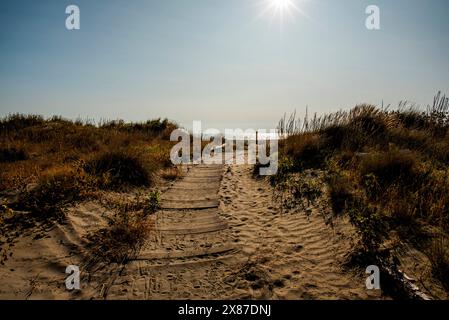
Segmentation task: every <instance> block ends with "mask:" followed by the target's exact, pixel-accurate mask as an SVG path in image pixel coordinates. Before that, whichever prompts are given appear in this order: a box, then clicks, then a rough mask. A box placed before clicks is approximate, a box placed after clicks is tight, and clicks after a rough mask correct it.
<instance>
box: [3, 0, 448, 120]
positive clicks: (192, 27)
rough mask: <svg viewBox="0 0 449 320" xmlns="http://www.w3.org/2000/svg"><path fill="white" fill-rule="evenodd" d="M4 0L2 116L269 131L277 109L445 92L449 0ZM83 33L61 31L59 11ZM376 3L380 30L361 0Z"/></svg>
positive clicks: (322, 108)
mask: <svg viewBox="0 0 449 320" xmlns="http://www.w3.org/2000/svg"><path fill="white" fill-rule="evenodd" d="M262 1H263V0H191V1H188V0H132V1H125V0H122V1H120V0H69V1H66V0H40V1H35V0H28V1H25V0H2V1H0V52H1V59H0V116H3V115H6V114H8V113H15V112H21V113H38V114H43V115H46V116H49V115H54V114H56V115H62V116H65V117H69V118H76V117H78V116H80V117H82V118H86V117H88V118H94V119H100V118H107V119H116V118H122V119H126V120H133V121H138V120H145V119H148V118H156V117H168V118H170V119H173V120H176V121H178V122H179V123H181V124H183V125H185V126H186V127H189V126H191V122H192V120H202V121H203V122H204V123H205V125H206V126H208V127H217V128H219V129H223V128H225V127H231V128H232V127H242V128H247V127H253V128H271V127H274V126H275V125H276V123H277V121H278V119H279V118H280V117H281V116H282V115H283V113H284V112H291V111H293V110H294V109H297V110H298V111H299V112H303V111H304V110H305V107H306V106H309V110H310V111H311V112H318V113H323V112H328V111H331V110H338V109H341V108H343V109H348V108H351V107H353V106H354V105H355V104H357V103H362V102H367V103H373V104H380V103H381V101H382V100H384V101H385V102H386V103H392V104H396V103H397V102H398V101H399V100H402V99H408V100H410V101H414V102H416V103H419V104H427V103H429V102H430V101H431V100H432V97H433V95H434V93H435V92H436V91H437V90H442V91H443V92H445V93H449V59H448V56H449V19H448V18H447V17H448V13H449V1H447V0H370V1H365V0H345V1H338V0H307V1H305V0H296V1H297V2H298V5H299V6H300V7H301V9H302V10H303V11H304V12H305V14H306V15H307V18H306V17H304V16H302V15H300V14H297V15H296V16H295V18H294V20H291V21H287V22H285V23H284V24H283V26H282V30H281V28H280V25H279V23H278V21H276V20H273V21H271V19H270V18H269V17H268V16H262V17H259V15H260V12H261V6H260V3H261V2H262ZM70 4H76V5H78V6H79V7H80V10H81V30H79V31H67V30H66V29H65V19H66V14H65V7H66V6H67V5H70ZM370 4H376V5H378V6H379V7H380V9H381V28H382V29H381V30H380V31H375V32H373V31H368V30H367V29H366V28H365V18H366V14H365V8H366V6H367V5H370Z"/></svg>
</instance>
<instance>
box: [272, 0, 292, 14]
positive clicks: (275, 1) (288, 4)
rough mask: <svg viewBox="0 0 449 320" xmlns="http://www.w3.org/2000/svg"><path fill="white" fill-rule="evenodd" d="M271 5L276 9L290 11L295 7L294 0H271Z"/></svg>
mask: <svg viewBox="0 0 449 320" xmlns="http://www.w3.org/2000/svg"><path fill="white" fill-rule="evenodd" d="M270 6H271V8H272V9H274V10H276V11H280V12H281V11H289V10H291V9H293V8H294V7H295V4H294V2H293V0H270Z"/></svg>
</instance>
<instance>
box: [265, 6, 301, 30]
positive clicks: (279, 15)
mask: <svg viewBox="0 0 449 320" xmlns="http://www.w3.org/2000/svg"><path fill="white" fill-rule="evenodd" d="M302 1H304V0H264V1H263V7H264V8H263V10H262V13H261V16H265V15H269V16H271V20H272V21H273V20H278V21H279V24H280V25H281V26H282V24H283V23H284V20H285V19H286V18H289V19H291V20H294V16H295V14H297V13H299V14H301V15H304V12H303V11H302V10H301V9H300V7H299V2H302Z"/></svg>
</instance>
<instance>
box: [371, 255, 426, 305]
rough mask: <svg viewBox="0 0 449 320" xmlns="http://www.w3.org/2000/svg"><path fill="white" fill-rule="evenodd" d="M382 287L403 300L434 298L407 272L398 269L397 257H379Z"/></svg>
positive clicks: (392, 295)
mask: <svg viewBox="0 0 449 320" xmlns="http://www.w3.org/2000/svg"><path fill="white" fill-rule="evenodd" d="M379 260H380V261H379V262H380V263H379V268H380V270H381V275H382V278H381V282H382V289H383V290H384V291H385V293H387V294H388V295H390V296H391V297H392V298H396V299H403V300H432V298H431V297H429V296H428V295H427V294H425V293H424V292H423V291H422V290H421V289H420V288H419V287H418V286H417V285H416V284H414V283H413V282H414V279H412V278H410V277H409V276H407V275H406V274H405V272H403V271H401V270H400V269H398V267H397V266H398V264H397V262H396V261H394V260H395V259H391V258H388V259H379Z"/></svg>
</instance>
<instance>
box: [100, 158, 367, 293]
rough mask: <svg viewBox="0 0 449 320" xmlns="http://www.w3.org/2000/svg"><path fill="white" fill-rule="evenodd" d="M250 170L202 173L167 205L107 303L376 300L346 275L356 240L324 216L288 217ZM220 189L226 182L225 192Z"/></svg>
mask: <svg viewBox="0 0 449 320" xmlns="http://www.w3.org/2000/svg"><path fill="white" fill-rule="evenodd" d="M251 170H252V168H251V167H250V166H230V167H223V166H205V165H201V166H196V167H193V168H191V169H190V170H189V172H188V173H187V175H186V177H185V178H184V179H182V180H181V181H179V182H176V183H175V184H174V185H173V187H172V188H171V189H170V190H169V191H167V192H166V193H165V194H164V196H163V204H162V207H163V208H162V210H161V211H160V212H158V213H157V214H156V230H155V231H154V232H153V234H152V235H151V236H150V238H149V239H148V241H147V243H146V244H145V246H144V247H143V248H142V250H141V252H140V254H139V255H138V256H137V257H136V259H134V260H133V261H130V262H129V263H128V264H127V265H126V266H125V268H124V270H123V271H122V272H121V274H120V276H119V277H117V278H116V280H115V281H114V283H113V284H112V286H111V287H110V288H109V290H108V294H107V297H106V298H108V299H367V298H375V297H376V293H375V292H369V291H367V290H366V288H365V279H364V278H363V277H362V276H361V275H358V276H357V275H353V274H349V273H347V272H345V271H343V270H342V269H341V268H340V263H341V261H342V259H343V255H344V254H345V253H347V252H348V250H349V247H350V245H351V242H350V239H349V238H347V237H345V236H344V235H345V234H348V232H349V234H350V230H349V229H348V228H349V227H348V224H347V223H345V222H344V221H341V223H339V224H337V227H336V228H334V229H332V228H330V227H329V226H327V225H326V224H325V222H324V220H323V218H322V217H321V216H319V215H318V214H312V216H311V217H310V218H307V217H306V215H304V214H301V213H297V214H289V215H283V214H280V213H279V210H278V209H277V208H276V207H275V206H274V205H273V202H272V191H271V187H270V186H269V185H268V184H267V183H266V182H265V181H264V180H256V179H254V178H253V177H252V176H251ZM220 182H221V183H220Z"/></svg>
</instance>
